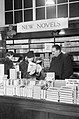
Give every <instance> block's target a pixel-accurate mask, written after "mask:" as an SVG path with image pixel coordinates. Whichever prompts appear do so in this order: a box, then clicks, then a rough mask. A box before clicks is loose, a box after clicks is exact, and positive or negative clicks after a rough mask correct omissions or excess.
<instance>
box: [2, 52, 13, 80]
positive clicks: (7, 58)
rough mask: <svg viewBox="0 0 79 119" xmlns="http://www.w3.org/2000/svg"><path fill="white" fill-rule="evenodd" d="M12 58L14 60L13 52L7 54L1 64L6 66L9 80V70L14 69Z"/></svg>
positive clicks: (5, 69) (5, 71) (5, 70)
mask: <svg viewBox="0 0 79 119" xmlns="http://www.w3.org/2000/svg"><path fill="white" fill-rule="evenodd" d="M12 58H13V52H12V51H9V52H7V53H6V56H5V58H3V59H2V61H1V63H2V64H4V74H5V75H8V77H7V78H9V70H10V69H12V68H14V65H13V61H12Z"/></svg>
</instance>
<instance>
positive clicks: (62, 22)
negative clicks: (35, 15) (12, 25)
mask: <svg viewBox="0 0 79 119" xmlns="http://www.w3.org/2000/svg"><path fill="white" fill-rule="evenodd" d="M63 28H68V18H56V19H46V20H36V21H30V22H21V23H17V33H24V32H37V31H49V30H59V29H63Z"/></svg>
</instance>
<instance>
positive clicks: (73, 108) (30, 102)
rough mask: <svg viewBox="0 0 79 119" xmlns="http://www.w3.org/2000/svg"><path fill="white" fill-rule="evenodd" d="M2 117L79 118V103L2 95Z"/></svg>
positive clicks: (3, 118) (34, 118)
mask: <svg viewBox="0 0 79 119" xmlns="http://www.w3.org/2000/svg"><path fill="white" fill-rule="evenodd" d="M0 119H79V105H76V104H66V103H58V102H50V101H46V100H36V99H27V98H24V97H9V96H0Z"/></svg>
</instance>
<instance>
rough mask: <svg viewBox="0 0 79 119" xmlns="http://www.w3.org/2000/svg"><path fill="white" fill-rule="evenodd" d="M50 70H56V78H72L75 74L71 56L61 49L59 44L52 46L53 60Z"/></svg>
mask: <svg viewBox="0 0 79 119" xmlns="http://www.w3.org/2000/svg"><path fill="white" fill-rule="evenodd" d="M49 71H50V72H55V79H66V78H70V76H71V75H72V74H73V67H72V61H71V58H70V57H69V56H68V55H67V54H66V53H63V52H62V51H61V47H60V46H59V45H53V46H52V60H51V63H50V68H49Z"/></svg>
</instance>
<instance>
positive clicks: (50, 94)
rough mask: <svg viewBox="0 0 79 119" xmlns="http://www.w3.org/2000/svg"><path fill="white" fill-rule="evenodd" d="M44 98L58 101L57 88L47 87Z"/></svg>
mask: <svg viewBox="0 0 79 119" xmlns="http://www.w3.org/2000/svg"><path fill="white" fill-rule="evenodd" d="M46 100H49V101H55V102H58V101H59V88H56V87H50V88H48V89H47V92H46Z"/></svg>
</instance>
